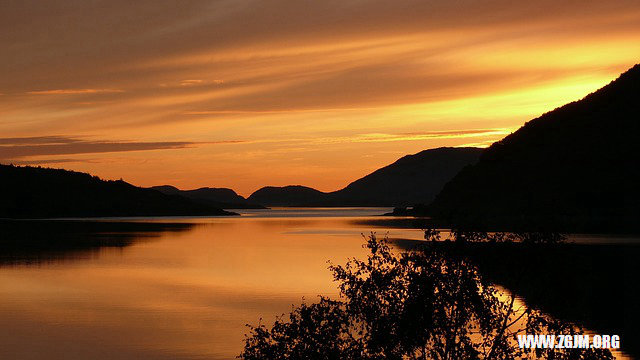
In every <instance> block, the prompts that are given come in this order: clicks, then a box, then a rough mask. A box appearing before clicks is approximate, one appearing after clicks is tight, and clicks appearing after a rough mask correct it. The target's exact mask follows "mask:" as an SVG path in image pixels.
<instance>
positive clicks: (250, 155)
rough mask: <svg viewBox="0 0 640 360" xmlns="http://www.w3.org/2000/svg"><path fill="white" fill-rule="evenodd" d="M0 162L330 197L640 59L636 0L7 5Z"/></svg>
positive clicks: (114, 0) (561, 99) (527, 113)
mask: <svg viewBox="0 0 640 360" xmlns="http://www.w3.org/2000/svg"><path fill="white" fill-rule="evenodd" d="M0 46H1V49H2V56H0V162H1V163H14V164H30V165H43V166H50V167H60V168H65V169H73V170H79V171H85V172H90V173H92V174H95V175H98V176H100V177H102V178H106V179H118V178H123V179H124V180H126V181H128V182H130V183H133V184H135V185H140V186H152V185H161V184H173V185H176V186H178V187H180V188H184V189H190V188H196V187H203V186H210V187H230V188H233V189H234V190H236V191H237V192H239V193H240V194H242V195H245V196H246V195H249V194H250V193H251V192H252V191H254V190H256V189H258V188H260V187H262V186H264V185H288V184H302V185H308V186H312V187H315V188H317V189H320V190H324V191H330V190H336V189H339V188H341V187H344V186H345V185H347V184H348V183H349V182H350V181H353V180H355V179H357V178H359V177H361V176H363V175H366V174H367V173H369V172H371V171H373V170H375V169H377V168H379V167H381V166H383V165H386V164H388V163H390V162H393V161H395V160H396V159H397V158H399V157H401V156H403V155H406V154H410V153H415V152H418V151H421V150H424V149H429V148H435V147H439V146H463V145H469V146H487V145H489V144H491V143H492V142H493V141H496V140H498V139H500V138H502V137H504V136H505V135H506V134H508V133H510V132H512V131H513V130H515V129H517V128H518V127H519V126H520V125H522V124H523V123H524V122H525V121H527V120H530V119H531V118H534V117H536V116H538V115H540V114H542V113H544V112H545V111H549V110H552V109H553V108H555V107H558V106H560V105H562V104H564V103H566V102H569V101H572V100H577V99H579V98H581V97H583V96H584V95H586V94H588V93H589V92H592V91H594V90H596V89H598V88H599V87H602V86H603V85H605V84H607V83H608V82H609V81H611V80H613V79H614V78H616V77H617V75H618V74H619V73H621V72H623V71H624V70H626V69H627V68H629V67H631V66H632V65H633V64H635V63H638V62H640V1H637V0H633V1H615V0H614V1H569V0H567V1H557V0H553V1H548V0H542V1H513V0H509V1H507V0H495V1H472V0H460V1H455V0H420V1H401V0H398V1H372V0H340V1H333V0H323V1H311V0H219V1H164V0H143V1H131V0H127V1H121V0H107V1H96V0H91V1H88V0H67V1H65V0H60V1H29V0H19V1H17V0H16V1H14V0H5V1H3V2H2V8H1V10H0Z"/></svg>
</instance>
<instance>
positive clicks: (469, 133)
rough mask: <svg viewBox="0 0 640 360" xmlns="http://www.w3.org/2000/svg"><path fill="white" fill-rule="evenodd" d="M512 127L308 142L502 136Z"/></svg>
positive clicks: (380, 135)
mask: <svg viewBox="0 0 640 360" xmlns="http://www.w3.org/2000/svg"><path fill="white" fill-rule="evenodd" d="M512 131H513V129H471V130H444V131H424V132H411V133H400V134H385V133H369V134H358V135H353V136H338V137H324V138H317V139H313V140H311V141H308V142H309V143H313V144H339V143H373V142H391V141H419V140H432V139H458V138H475V137H489V136H498V137H503V136H504V135H506V134H509V133H510V132H512Z"/></svg>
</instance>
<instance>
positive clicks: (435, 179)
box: [330, 147, 483, 206]
mask: <svg viewBox="0 0 640 360" xmlns="http://www.w3.org/2000/svg"><path fill="white" fill-rule="evenodd" d="M482 150H483V149H478V148H447V147H443V148H437V149H429V150H424V151H421V152H419V153H417V154H413V155H407V156H404V157H402V158H400V159H399V160H398V161H396V162H394V163H393V164H391V165H387V166H385V167H383V168H381V169H378V170H376V171H374V172H372V173H371V174H369V175H367V176H365V177H363V178H361V179H358V180H356V181H354V182H352V183H351V184H349V185H347V187H345V188H344V189H342V190H338V191H336V192H333V193H331V194H330V197H331V199H332V201H333V202H338V203H341V204H344V205H360V206H368V205H371V206H409V205H414V204H417V203H421V204H426V203H429V202H431V201H432V200H433V199H434V198H435V196H436V194H438V192H440V190H442V187H443V186H444V184H446V183H447V182H448V181H449V180H451V179H452V178H453V177H454V176H455V175H456V174H457V173H458V172H459V171H460V169H462V168H464V167H465V166H467V165H471V164H474V163H475V162H476V161H478V158H479V157H480V154H481V153H482Z"/></svg>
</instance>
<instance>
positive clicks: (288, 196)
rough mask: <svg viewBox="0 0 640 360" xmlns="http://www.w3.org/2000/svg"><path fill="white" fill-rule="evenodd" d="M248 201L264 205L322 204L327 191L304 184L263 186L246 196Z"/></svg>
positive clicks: (325, 198)
mask: <svg viewBox="0 0 640 360" xmlns="http://www.w3.org/2000/svg"><path fill="white" fill-rule="evenodd" d="M247 201H249V202H250V203H255V204H261V205H265V206H322V205H324V204H325V203H326V201H327V193H324V192H322V191H318V190H316V189H312V188H310V187H306V186H300V185H289V186H283V187H276V186H265V187H263V188H261V189H259V190H257V191H256V192H254V193H253V194H251V196H249V197H248V198H247Z"/></svg>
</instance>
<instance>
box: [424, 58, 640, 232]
mask: <svg viewBox="0 0 640 360" xmlns="http://www.w3.org/2000/svg"><path fill="white" fill-rule="evenodd" d="M639 121H640V65H636V66H634V67H633V68H631V69H630V70H628V71H627V72H625V73H624V74H622V75H621V76H620V77H619V78H618V79H617V80H615V81H613V82H611V83H610V84H609V85H607V86H605V87H603V88H602V89H600V90H598V91H596V92H594V93H592V94H590V95H588V96H586V97H585V98H584V99H582V100H580V101H576V102H572V103H569V104H567V105H564V106H562V107H560V108H558V109H555V110H553V111H551V112H548V113H546V114H544V115H542V116H540V117H539V118H537V119H534V120H531V121H529V122H527V123H526V124H525V125H524V126H523V127H521V128H520V129H519V130H518V131H516V132H515V133H513V134H511V135H509V136H507V137H506V138H504V139H503V140H502V141H499V142H497V143H495V144H493V145H492V146H491V147H489V148H488V149H487V150H486V151H485V152H484V153H483V154H482V156H481V157H480V160H479V162H478V163H477V164H476V165H474V166H471V167H468V168H465V169H464V170H463V171H461V172H460V173H459V174H458V175H457V176H456V177H455V178H454V179H453V180H452V181H451V182H449V183H448V184H447V185H446V186H445V187H444V189H443V191H442V192H441V193H440V194H439V195H438V196H437V197H436V199H435V201H434V202H433V203H432V204H431V205H430V206H429V212H430V213H431V214H433V215H436V216H438V217H439V218H441V219H446V220H448V221H449V222H451V223H457V224H465V223H466V224H469V225H478V226H483V225H484V226H490V227H494V228H497V227H510V228H513V227H539V226H544V227H549V228H555V229H558V230H565V231H566V230H570V231H608V232H610V231H632V230H634V231H637V230H638V229H640V221H639V220H640V191H639V190H638V184H640V150H639V146H640V132H639V131H640V126H639Z"/></svg>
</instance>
